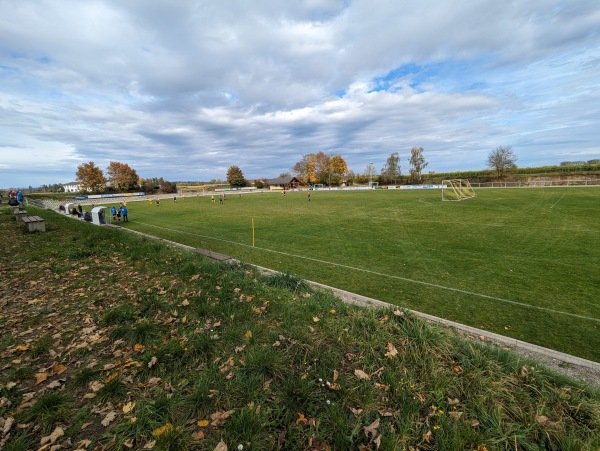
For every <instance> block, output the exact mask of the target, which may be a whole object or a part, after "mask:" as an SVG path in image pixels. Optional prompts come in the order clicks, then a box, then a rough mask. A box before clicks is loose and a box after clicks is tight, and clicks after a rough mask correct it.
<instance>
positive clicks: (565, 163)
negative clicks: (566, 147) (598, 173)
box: [560, 158, 600, 166]
mask: <svg viewBox="0 0 600 451" xmlns="http://www.w3.org/2000/svg"><path fill="white" fill-rule="evenodd" d="M586 164H600V160H599V159H597V158H595V159H593V160H588V161H561V162H560V165H561V166H583V165H586Z"/></svg>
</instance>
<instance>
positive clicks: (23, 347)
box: [16, 344, 31, 351]
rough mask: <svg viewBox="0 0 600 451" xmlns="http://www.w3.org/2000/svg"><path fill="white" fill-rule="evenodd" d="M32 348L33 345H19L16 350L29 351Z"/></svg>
mask: <svg viewBox="0 0 600 451" xmlns="http://www.w3.org/2000/svg"><path fill="white" fill-rule="evenodd" d="M30 347H31V345H28V344H27V345H17V347H16V349H17V351H27V350H28V349H29V348H30Z"/></svg>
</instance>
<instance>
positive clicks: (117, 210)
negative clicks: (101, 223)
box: [110, 203, 129, 222]
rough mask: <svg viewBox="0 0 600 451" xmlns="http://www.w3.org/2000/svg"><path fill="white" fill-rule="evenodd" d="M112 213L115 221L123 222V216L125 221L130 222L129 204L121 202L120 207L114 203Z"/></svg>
mask: <svg viewBox="0 0 600 451" xmlns="http://www.w3.org/2000/svg"><path fill="white" fill-rule="evenodd" d="M110 214H111V215H112V218H113V221H119V222H121V218H123V222H129V219H127V205H126V204H124V203H123V204H119V206H118V207H115V206H114V205H113V206H112V207H111V209H110Z"/></svg>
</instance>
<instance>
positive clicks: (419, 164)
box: [408, 147, 429, 183]
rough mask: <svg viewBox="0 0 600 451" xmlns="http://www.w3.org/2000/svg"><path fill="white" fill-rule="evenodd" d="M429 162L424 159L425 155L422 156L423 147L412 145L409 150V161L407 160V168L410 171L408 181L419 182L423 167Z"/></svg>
mask: <svg viewBox="0 0 600 451" xmlns="http://www.w3.org/2000/svg"><path fill="white" fill-rule="evenodd" d="M428 164H429V163H427V162H426V161H425V157H423V148H422V147H413V148H412V149H411V150H410V161H409V169H408V172H409V173H410V183H418V182H421V173H422V172H423V169H425V168H426V167H427V165H428Z"/></svg>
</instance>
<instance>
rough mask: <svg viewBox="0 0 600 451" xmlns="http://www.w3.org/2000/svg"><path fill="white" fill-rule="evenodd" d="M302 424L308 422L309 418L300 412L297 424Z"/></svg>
mask: <svg viewBox="0 0 600 451" xmlns="http://www.w3.org/2000/svg"><path fill="white" fill-rule="evenodd" d="M300 424H308V419H307V418H306V417H305V416H304V414H303V413H301V412H298V418H296V426H298V425H300Z"/></svg>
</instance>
